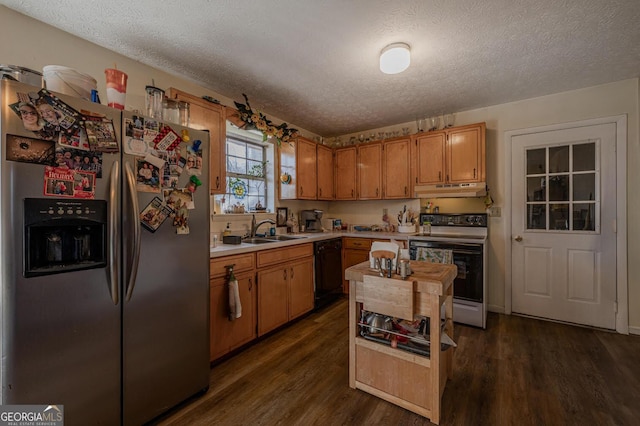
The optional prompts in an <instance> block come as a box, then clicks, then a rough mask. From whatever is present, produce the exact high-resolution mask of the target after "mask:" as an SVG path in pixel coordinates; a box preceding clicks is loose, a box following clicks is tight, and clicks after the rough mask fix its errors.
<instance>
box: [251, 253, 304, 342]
mask: <svg viewBox="0 0 640 426" xmlns="http://www.w3.org/2000/svg"><path fill="white" fill-rule="evenodd" d="M257 263H258V274H257V277H258V336H262V335H263V334H266V333H268V332H270V331H272V330H275V329H276V328H278V327H279V326H281V325H283V324H286V323H287V322H289V321H291V320H293V319H295V318H297V317H299V316H301V315H303V314H305V313H307V312H309V311H311V310H312V309H313V304H314V298H313V244H300V245H296V246H290V247H286V248H281V249H272V250H264V251H260V252H258V253H257ZM261 265H264V268H261V267H260V266H261Z"/></svg>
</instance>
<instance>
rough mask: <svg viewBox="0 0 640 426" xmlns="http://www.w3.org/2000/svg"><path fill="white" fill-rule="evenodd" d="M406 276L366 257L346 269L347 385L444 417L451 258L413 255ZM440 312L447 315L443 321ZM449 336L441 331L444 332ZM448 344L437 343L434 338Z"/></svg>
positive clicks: (449, 366) (437, 419) (450, 349)
mask: <svg viewBox="0 0 640 426" xmlns="http://www.w3.org/2000/svg"><path fill="white" fill-rule="evenodd" d="M410 268H411V270H412V272H413V273H412V275H410V276H408V277H406V279H404V280H403V279H402V278H401V277H400V275H396V274H392V275H391V277H390V278H389V277H388V276H387V274H386V272H385V274H384V276H381V274H380V272H379V271H378V270H377V269H373V268H371V267H370V264H369V262H363V263H360V264H357V265H354V266H352V267H350V268H348V269H347V270H346V271H345V278H346V279H347V280H348V281H349V386H350V387H351V388H354V389H360V390H363V391H365V392H368V393H370V394H372V395H375V396H377V397H379V398H382V399H384V400H386V401H389V402H391V403H393V404H396V405H398V406H400V407H403V408H405V409H407V410H410V411H412V412H414V413H417V414H420V415H421V416H424V417H427V418H429V420H431V421H432V422H433V423H436V424H438V423H439V422H440V401H441V397H442V394H443V392H444V388H445V385H446V382H447V379H448V378H451V377H452V374H453V364H452V362H453V352H454V347H453V346H452V345H451V344H453V345H455V344H454V343H453V342H452V341H451V340H450V339H448V338H449V337H451V338H452V337H453V320H452V314H453V280H454V278H455V276H456V275H457V273H458V271H457V267H456V266H455V265H451V264H441V263H429V262H422V261H411V262H410ZM441 312H443V313H444V317H442V319H441ZM443 335H444V336H443ZM443 340H444V341H445V342H450V343H451V344H445V343H441V344H436V345H433V344H431V343H430V342H442V341H443Z"/></svg>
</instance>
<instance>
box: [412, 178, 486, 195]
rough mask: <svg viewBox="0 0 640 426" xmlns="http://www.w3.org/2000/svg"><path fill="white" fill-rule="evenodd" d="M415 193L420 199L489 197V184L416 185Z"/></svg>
mask: <svg viewBox="0 0 640 426" xmlns="http://www.w3.org/2000/svg"><path fill="white" fill-rule="evenodd" d="M414 193H415V196H416V197H418V198H464V197H484V196H485V195H487V184H486V183H485V182H473V183H441V184H437V185H416V186H415V187H414Z"/></svg>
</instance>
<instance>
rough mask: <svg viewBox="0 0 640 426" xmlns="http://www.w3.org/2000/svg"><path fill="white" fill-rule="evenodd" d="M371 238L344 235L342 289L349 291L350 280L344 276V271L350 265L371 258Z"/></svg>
mask: <svg viewBox="0 0 640 426" xmlns="http://www.w3.org/2000/svg"><path fill="white" fill-rule="evenodd" d="M371 243H372V241H371V239H370V238H353V237H344V238H343V239H342V290H343V293H345V294H348V293H349V281H347V280H346V279H345V278H344V271H345V270H347V268H349V267H350V266H353V265H357V264H358V263H362V262H364V261H367V260H369V251H370V250H371Z"/></svg>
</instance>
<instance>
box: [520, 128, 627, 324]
mask: <svg viewBox="0 0 640 426" xmlns="http://www.w3.org/2000/svg"><path fill="white" fill-rule="evenodd" d="M511 141H512V151H511V153H512V154H511V162H512V178H513V180H512V188H511V191H512V197H511V200H512V206H511V208H512V215H513V217H512V222H511V224H512V229H511V238H512V241H511V256H512V263H511V266H512V269H511V277H512V311H513V312H516V313H522V314H527V315H533V316H537V317H543V318H549V319H554V320H560V321H567V322H572V323H578V324H584V325H590V326H595V327H602V328H609V329H615V325H616V322H615V319H616V316H615V309H616V305H615V302H616V235H615V219H616V152H615V151H616V126H615V124H612V123H608V124H598V125H592V126H584V127H576V128H570V129H563V130H553V131H546V132H540V133H533V134H526V135H518V136H514V137H513V138H512V139H511Z"/></svg>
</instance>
